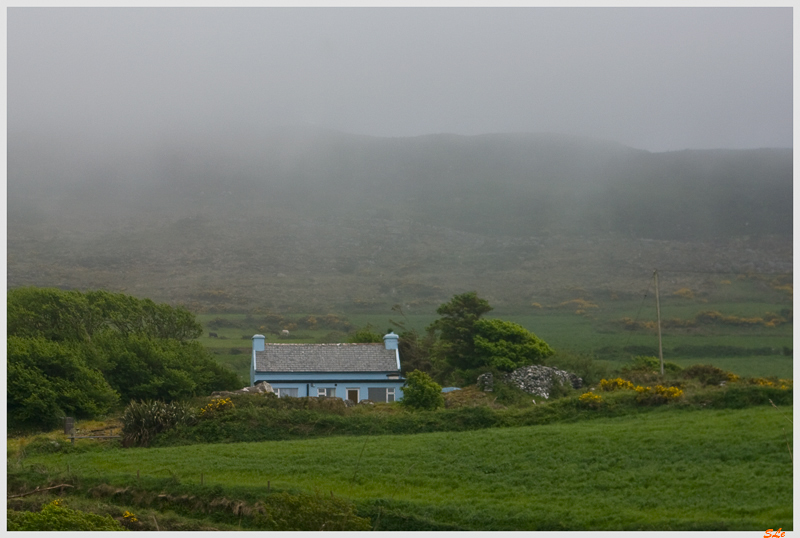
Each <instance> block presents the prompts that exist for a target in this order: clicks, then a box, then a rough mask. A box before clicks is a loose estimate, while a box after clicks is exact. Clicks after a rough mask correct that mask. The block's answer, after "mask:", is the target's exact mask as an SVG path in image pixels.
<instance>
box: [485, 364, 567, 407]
mask: <svg viewBox="0 0 800 538" xmlns="http://www.w3.org/2000/svg"><path fill="white" fill-rule="evenodd" d="M484 375H486V374H484ZM478 379H480V378H478ZM503 381H504V382H506V383H508V384H510V385H514V386H516V387H519V388H520V389H522V390H524V391H525V392H527V393H528V394H534V395H537V396H541V397H542V398H545V399H546V398H549V397H550V387H552V385H553V383H554V382H557V383H561V384H562V385H564V384H566V383H569V384H570V385H572V388H575V389H579V388H581V387H582V386H583V380H582V379H581V378H580V377H578V376H577V375H575V374H573V373H570V372H567V371H565V370H559V369H558V368H552V367H550V366H541V365H538V364H534V365H532V366H523V367H522V368H517V369H516V370H514V371H513V372H511V373H508V374H505V375H504V376H503Z"/></svg>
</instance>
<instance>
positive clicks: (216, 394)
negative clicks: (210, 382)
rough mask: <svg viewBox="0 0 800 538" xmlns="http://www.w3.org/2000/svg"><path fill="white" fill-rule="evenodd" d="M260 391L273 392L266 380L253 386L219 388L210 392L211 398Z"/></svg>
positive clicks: (257, 392)
mask: <svg viewBox="0 0 800 538" xmlns="http://www.w3.org/2000/svg"><path fill="white" fill-rule="evenodd" d="M262 392H274V391H273V390H272V385H270V384H269V383H267V382H266V381H259V382H258V383H256V384H255V386H253V387H245V388H243V389H239V390H235V391H229V390H221V391H217V392H212V393H211V397H212V398H220V397H222V396H233V395H235V394H259V393H262Z"/></svg>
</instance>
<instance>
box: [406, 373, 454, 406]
mask: <svg viewBox="0 0 800 538" xmlns="http://www.w3.org/2000/svg"><path fill="white" fill-rule="evenodd" d="M400 403H401V404H403V406H405V407H409V408H411V409H437V408H439V407H444V396H442V386H441V385H439V384H438V383H437V382H436V381H434V380H433V378H431V376H429V375H428V374H426V373H425V372H421V371H419V370H414V371H413V372H411V373H410V374H408V377H407V378H406V384H405V386H404V387H403V399H402V400H400Z"/></svg>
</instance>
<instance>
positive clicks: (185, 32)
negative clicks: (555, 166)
mask: <svg viewBox="0 0 800 538" xmlns="http://www.w3.org/2000/svg"><path fill="white" fill-rule="evenodd" d="M7 14H8V19H7V21H8V64H7V66H8V71H7V73H8V105H7V107H8V108H7V110H8V116H7V117H8V135H9V137H11V138H13V137H14V136H15V135H16V134H18V133H26V134H33V135H37V136H38V135H45V136H48V137H51V138H52V139H54V140H58V139H59V138H60V137H63V138H69V139H71V140H84V139H85V140H86V141H88V142H91V141H92V140H105V139H120V140H123V141H124V140H147V139H153V140H162V139H176V138H177V139H179V138H180V137H181V136H185V135H187V134H188V133H191V134H192V135H193V136H198V135H199V136H202V137H207V138H208V139H210V140H216V139H223V138H224V137H225V136H227V135H231V136H233V135H232V133H236V134H237V135H242V134H244V135H246V134H247V133H248V132H260V131H263V130H268V129H270V128H272V127H275V126H280V125H293V124H307V125H316V126H320V127H325V128H330V129H335V130H339V131H345V132H350V133H358V134H367V135H377V136H416V135H421V134H430V133H443V132H447V133H457V134H465V135H471V134H480V133H495V132H548V131H551V132H552V131H555V132H561V133H569V134H576V135H585V136H592V137H598V138H604V139H609V140H614V141H618V142H621V143H623V144H626V145H629V146H633V147H636V148H641V149H647V150H651V151H668V150H677V149H685V148H753V147H790V146H792V119H793V118H792V97H793V94H792V82H793V77H792V65H793V64H792V30H793V26H792V9H791V8H789V7H786V8H702V9H701V8H623V9H610V8H594V9H588V8H499V9H495V8H435V9H422V8H169V9H166V8H136V9H133V8H64V9H62V8H9V9H8V11H7Z"/></svg>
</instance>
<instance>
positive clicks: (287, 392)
mask: <svg viewBox="0 0 800 538" xmlns="http://www.w3.org/2000/svg"><path fill="white" fill-rule="evenodd" d="M275 394H277V395H278V398H285V397H287V396H291V397H292V398H297V389H275Z"/></svg>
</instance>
